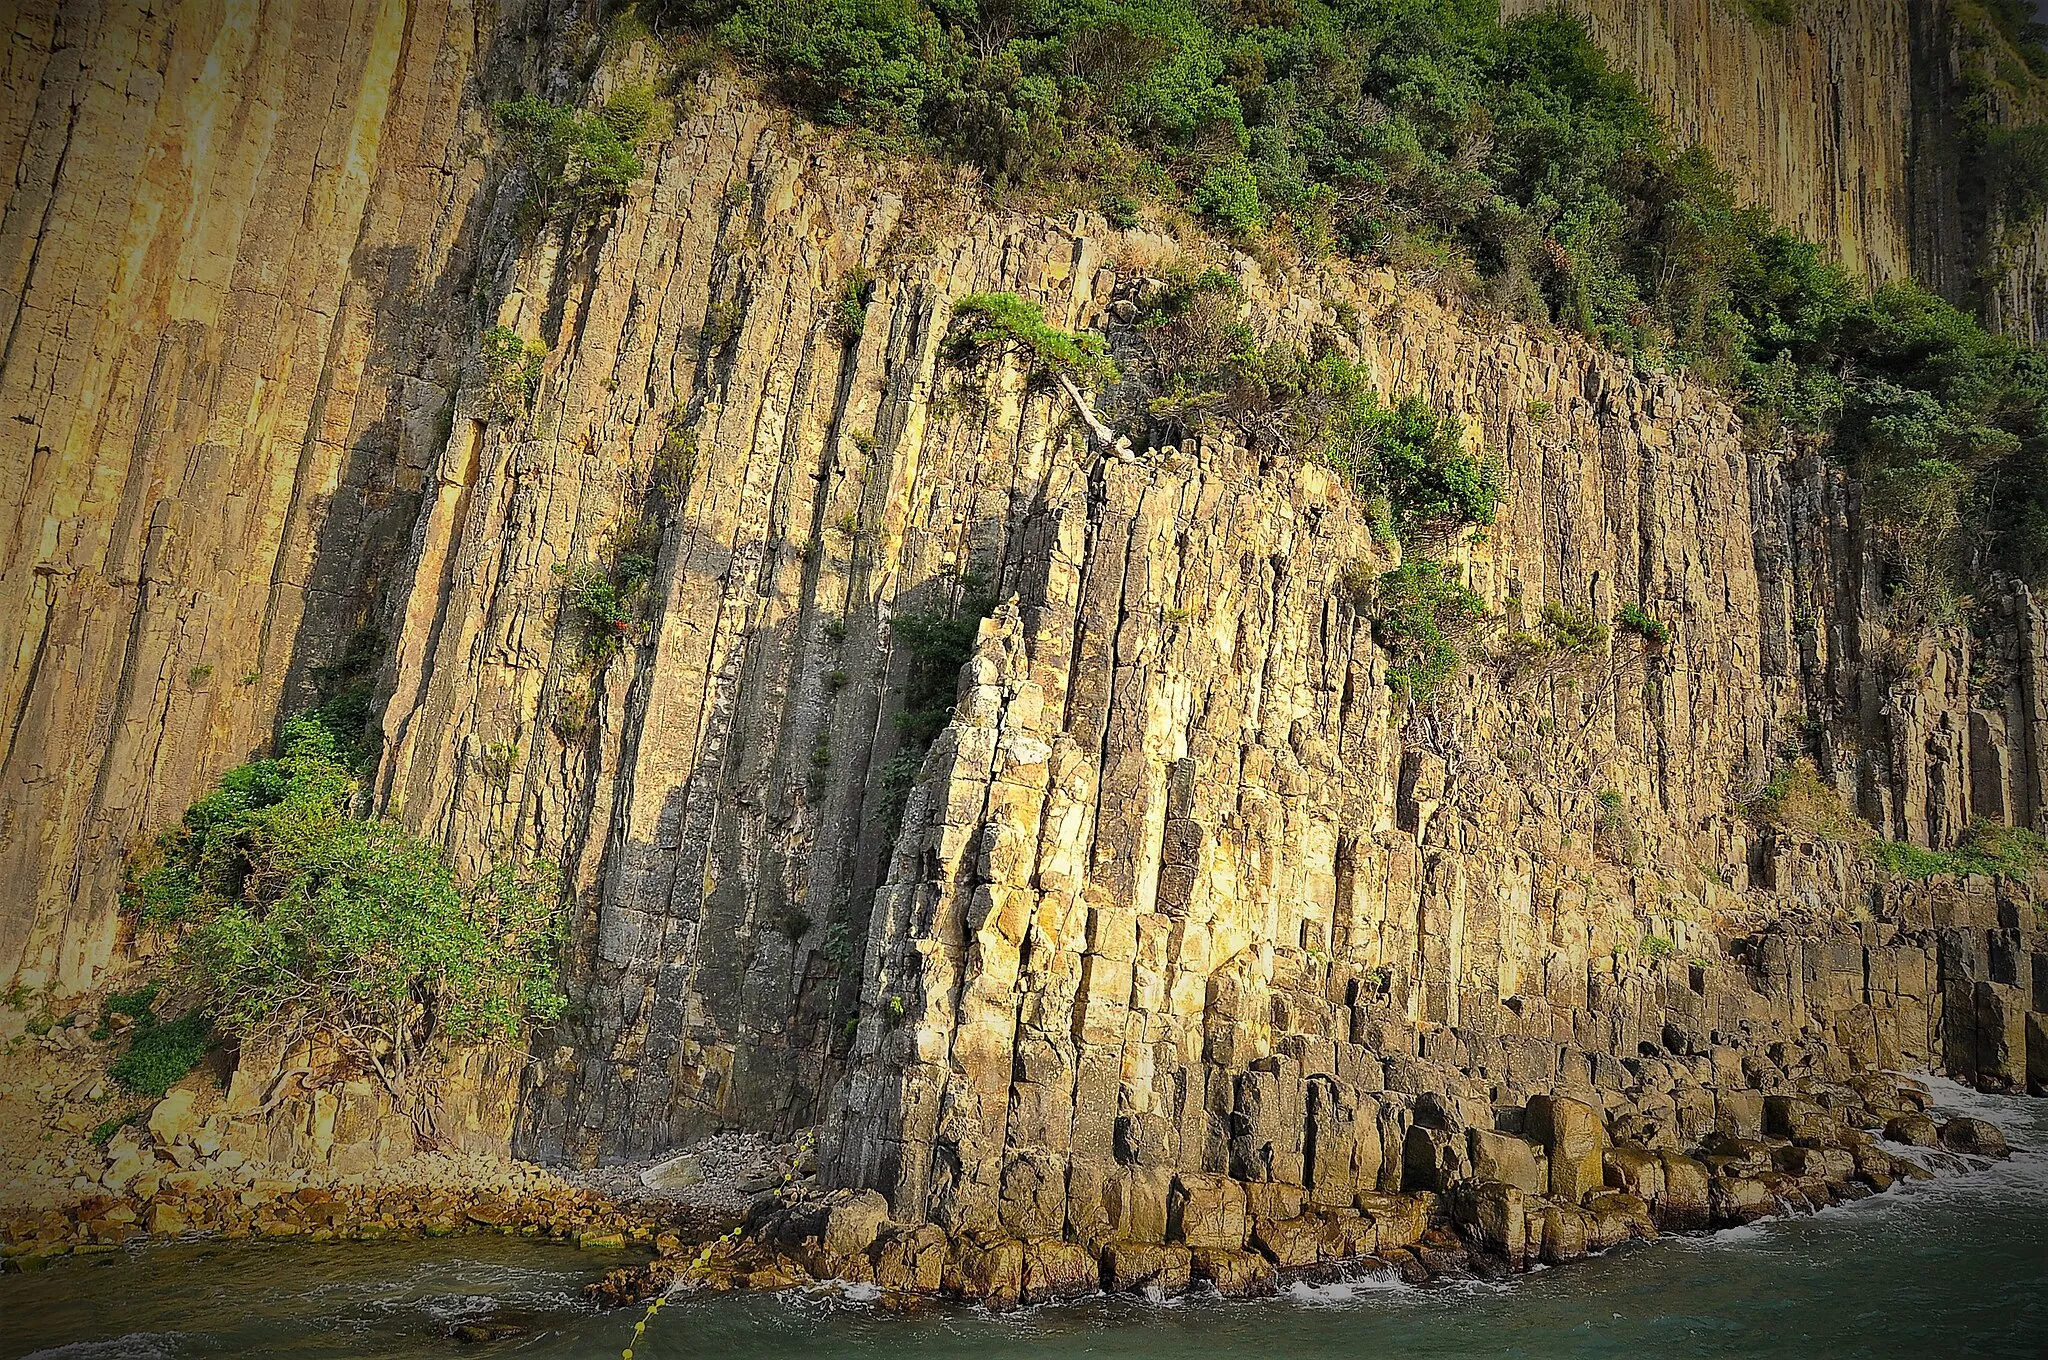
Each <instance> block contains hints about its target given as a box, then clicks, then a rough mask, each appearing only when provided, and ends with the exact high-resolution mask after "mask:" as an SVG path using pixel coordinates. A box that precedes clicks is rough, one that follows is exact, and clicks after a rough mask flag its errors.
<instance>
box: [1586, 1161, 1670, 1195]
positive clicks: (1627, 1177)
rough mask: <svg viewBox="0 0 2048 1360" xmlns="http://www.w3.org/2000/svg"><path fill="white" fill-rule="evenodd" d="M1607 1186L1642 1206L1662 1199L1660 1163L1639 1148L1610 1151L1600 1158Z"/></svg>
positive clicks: (1661, 1163) (1662, 1168) (1662, 1166)
mask: <svg viewBox="0 0 2048 1360" xmlns="http://www.w3.org/2000/svg"><path fill="white" fill-rule="evenodd" d="M1600 1166H1601V1171H1602V1174H1603V1175H1604V1176H1605V1178H1606V1181H1607V1184H1609V1185H1611V1186H1613V1187H1614V1188H1615V1189H1617V1190H1626V1191H1628V1193H1630V1194H1631V1195H1634V1196H1635V1197H1636V1198H1638V1199H1640V1200H1642V1201H1643V1202H1644V1203H1646V1204H1656V1203H1658V1202H1659V1201H1661V1200H1662V1199H1663V1198H1664V1162H1663V1160H1662V1159H1661V1158H1659V1157H1658V1156H1657V1154H1656V1153H1654V1152H1648V1151H1645V1150H1644V1149H1642V1148H1640V1147H1612V1148H1608V1149H1607V1150H1606V1151H1605V1152H1603V1153H1601V1155H1600Z"/></svg>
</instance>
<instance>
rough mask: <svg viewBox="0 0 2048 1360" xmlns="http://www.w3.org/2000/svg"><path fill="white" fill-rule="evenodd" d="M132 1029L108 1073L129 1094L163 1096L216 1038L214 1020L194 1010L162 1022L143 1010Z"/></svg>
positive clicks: (182, 1078) (195, 1063)
mask: <svg viewBox="0 0 2048 1360" xmlns="http://www.w3.org/2000/svg"><path fill="white" fill-rule="evenodd" d="M132 1033H133V1036H134V1037H133V1040H132V1042H130V1044H129V1045H128V1051H127V1052H126V1053H123V1054H122V1055H121V1056H120V1057H118V1058H116V1059H114V1061H113V1062H112V1063H111V1064H110V1065H109V1066H108V1068H107V1075H108V1076H110V1077H112V1078H113V1079H114V1083H115V1084H116V1085H117V1086H119V1087H120V1088H121V1089H122V1090H124V1091H126V1092H128V1094H130V1095H137V1096H161V1095H163V1094H164V1092H166V1091H168V1090H170V1089H171V1088H172V1087H173V1086H175V1085H177V1084H178V1083H179V1082H180V1081H183V1080H184V1079H185V1077H186V1075H187V1074H188V1073H190V1072H191V1071H192V1069H193V1068H195V1067H197V1066H199V1063H200V1060H201V1059H203V1058H204V1057H205V1056H206V1050H207V1048H208V1047H209V1046H210V1045H211V1044H212V1042H213V1022H212V1021H211V1020H209V1019H208V1018H207V1017H206V1016H205V1015H204V1014H202V1013H201V1012H199V1011H191V1012H188V1013H187V1014H185V1015H182V1016H180V1017H178V1018H177V1019H176V1020H173V1021H170V1022H169V1023H168V1024H163V1023H158V1022H156V1020H155V1018H154V1017H153V1016H151V1015H149V1013H148V1012H144V1013H143V1015H142V1016H140V1017H138V1018H137V1020H136V1022H135V1026H134V1029H133V1031H132ZM111 1136H112V1135H111V1134H109V1137H111Z"/></svg>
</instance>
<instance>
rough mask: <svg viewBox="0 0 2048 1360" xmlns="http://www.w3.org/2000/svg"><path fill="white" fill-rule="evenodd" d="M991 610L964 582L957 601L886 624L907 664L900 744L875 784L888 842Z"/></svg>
mask: <svg viewBox="0 0 2048 1360" xmlns="http://www.w3.org/2000/svg"><path fill="white" fill-rule="evenodd" d="M995 606H996V597H995V595H994V593H993V592H992V591H991V590H990V589H989V588H988V583H987V582H986V581H983V580H982V579H980V578H979V577H975V576H969V577H967V578H966V579H965V580H964V581H963V582H962V583H961V586H960V595H959V598H958V600H956V601H950V602H948V603H947V604H946V605H939V606H933V607H931V608H927V609H919V610H911V611H908V612H906V613H903V614H899V615H897V616H896V618H895V619H894V620H893V621H892V622H891V623H890V629H889V631H890V634H891V637H892V638H893V640H894V642H895V645H896V646H897V647H898V648H900V649H901V650H902V652H903V654H904V656H905V657H906V658H907V661H908V664H907V666H906V668H905V671H904V678H903V708H902V710H901V711H900V712H898V713H897V715H896V726H897V728H898V729H899V730H901V732H902V733H903V744H902V745H901V746H900V747H898V748H897V750H896V754H895V755H893V756H891V757H890V758H889V760H888V761H887V762H886V763H885V764H884V765H883V767H882V772H881V779H880V787H881V792H882V799H881V812H882V817H883V820H884V822H885V823H886V824H887V826H888V828H889V833H888V837H887V838H888V839H889V840H891V841H893V840H895V838H896V837H895V827H896V826H898V825H899V824H900V823H901V822H902V820H903V808H904V802H905V800H906V799H907V798H908V797H909V795H910V787H911V785H912V784H914V783H916V782H917V771H918V767H919V766H921V765H922V764H924V756H925V752H926V751H928V750H930V749H931V744H932V742H933V741H935V740H936V739H937V738H938V735H939V733H940V732H941V731H943V730H944V729H945V726H946V724H947V723H948V722H951V721H952V718H953V707H954V702H955V700H956V699H957V698H958V696H959V691H960V668H961V667H962V666H964V665H966V664H967V658H968V657H969V656H971V655H973V653H974V639H975V636H976V635H977V634H978V633H979V632H980V631H981V621H982V620H983V619H984V618H987V617H988V613H989V611H990V610H991V609H994V608H995Z"/></svg>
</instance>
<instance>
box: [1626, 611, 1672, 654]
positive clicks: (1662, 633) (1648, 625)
mask: <svg viewBox="0 0 2048 1360" xmlns="http://www.w3.org/2000/svg"><path fill="white" fill-rule="evenodd" d="M1614 622H1615V624H1616V625H1617V626H1619V627H1620V628H1622V629H1623V630H1624V631H1626V632H1630V633H1634V634H1635V635H1636V636H1637V637H1639V638H1641V639H1642V640H1643V642H1644V645H1646V646H1648V647H1651V648H1653V649H1659V648H1663V647H1666V646H1669V645H1670V642H1671V625H1670V624H1667V623H1665V622H1664V621H1663V620H1662V619H1659V618H1658V617H1657V616H1656V615H1654V614H1652V613H1650V611H1649V610H1647V609H1644V608H1643V607H1642V606H1641V605H1639V604H1634V603H1630V604H1625V605H1623V606H1622V607H1621V609H1620V611H1619V612H1618V613H1616V614H1615V616H1614Z"/></svg>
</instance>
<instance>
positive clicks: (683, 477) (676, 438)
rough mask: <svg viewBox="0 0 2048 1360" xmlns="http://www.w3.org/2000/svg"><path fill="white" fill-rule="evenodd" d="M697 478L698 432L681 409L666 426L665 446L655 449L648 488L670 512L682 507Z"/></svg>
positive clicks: (663, 430)
mask: <svg viewBox="0 0 2048 1360" xmlns="http://www.w3.org/2000/svg"><path fill="white" fill-rule="evenodd" d="M696 479H697V432H696V431H695V430H693V429H691V428H690V427H689V425H687V424H686V423H684V420H683V416H682V413H681V412H676V413H674V414H672V415H671V416H669V418H668V422H667V423H666V424H665V425H663V426H662V432H661V447H660V448H658V449H656V450H655V453H654V466H653V468H652V469H651V470H650V474H649V477H648V488H649V489H650V490H651V491H653V492H654V494H655V495H657V496H659V497H660V498H661V503H662V505H663V507H664V508H665V509H666V510H668V511H669V512H670V513H674V512H675V511H677V510H680V509H681V508H682V505H683V502H684V501H685V500H686V499H688V497H689V494H690V484H691V483H692V482H694V481H695V480H696Z"/></svg>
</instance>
